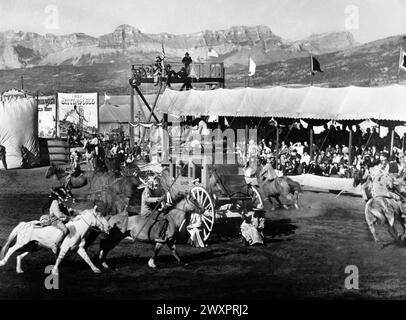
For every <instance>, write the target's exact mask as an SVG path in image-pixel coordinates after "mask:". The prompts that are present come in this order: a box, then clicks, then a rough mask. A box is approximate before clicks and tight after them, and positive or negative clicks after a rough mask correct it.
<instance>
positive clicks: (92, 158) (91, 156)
mask: <svg viewBox="0 0 406 320" xmlns="http://www.w3.org/2000/svg"><path fill="white" fill-rule="evenodd" d="M83 149H84V150H85V159H86V163H87V167H88V169H89V171H94V170H95V168H96V160H97V155H96V146H95V145H94V144H91V143H90V140H86V141H85V144H84V146H83Z"/></svg>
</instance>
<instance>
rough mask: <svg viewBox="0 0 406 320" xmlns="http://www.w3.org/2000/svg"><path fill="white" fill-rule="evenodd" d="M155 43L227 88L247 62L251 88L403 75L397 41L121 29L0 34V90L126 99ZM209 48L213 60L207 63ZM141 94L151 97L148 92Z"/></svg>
mask: <svg viewBox="0 0 406 320" xmlns="http://www.w3.org/2000/svg"><path fill="white" fill-rule="evenodd" d="M162 43H163V44H164V48H165V53H166V57H167V60H168V61H180V60H181V58H182V57H183V55H184V53H185V52H186V51H188V52H189V53H190V54H191V56H192V58H193V60H194V61H200V62H205V61H210V62H215V61H222V62H224V64H225V66H226V87H237V86H244V85H246V80H247V63H248V56H249V55H250V56H251V57H252V58H253V60H254V61H255V63H256V64H257V71H256V74H255V75H254V76H253V77H251V78H250V86H257V87H262V86H268V85H289V84H292V85H293V84H295V85H296V84H301V85H310V84H311V83H314V84H317V85H320V86H330V87H334V86H346V85H360V86H374V85H385V84H389V83H394V82H399V81H402V79H405V78H406V73H405V72H403V71H401V73H400V74H399V75H398V62H399V46H400V45H401V44H402V43H403V44H405V45H406V37H405V36H403V35H399V36H392V37H388V38H384V39H380V40H376V41H373V42H369V43H366V44H359V43H357V42H356V41H355V40H354V37H353V35H352V34H351V33H349V32H329V33H323V34H313V35H310V36H309V37H307V38H305V39H299V40H285V39H283V38H281V37H279V36H277V35H275V34H274V33H273V32H272V31H271V29H270V28H269V27H267V26H256V27H246V26H236V27H232V28H229V29H226V30H217V31H211V30H206V31H201V32H197V33H191V34H183V35H173V34H168V33H160V34H147V33H143V32H141V31H140V30H139V29H137V28H135V27H132V26H129V25H122V26H119V27H118V28H116V29H115V30H114V31H113V32H112V33H109V34H106V35H102V36H100V37H92V36H89V35H86V34H83V33H76V34H71V35H62V36H57V35H51V34H46V35H39V34H36V33H30V32H14V31H6V32H2V33H0V90H1V91H4V90H6V89H9V88H11V87H16V88H18V87H20V84H21V77H22V76H23V77H24V88H25V89H27V90H29V91H31V92H35V91H37V90H39V91H40V92H42V93H50V92H55V91H65V92H75V91H77V92H85V91H98V92H108V93H109V94H126V93H128V92H129V86H128V78H129V77H130V68H131V64H136V63H145V64H150V63H152V61H153V60H154V58H155V56H156V55H159V54H160V53H161V50H162ZM405 47H406V46H405ZM210 49H212V50H214V51H216V52H217V53H218V54H219V57H218V58H212V57H208V52H209V50H210ZM309 53H312V54H313V55H315V56H316V57H317V59H318V60H319V61H320V64H321V68H322V70H323V71H324V72H323V73H316V74H315V75H314V76H311V75H310V70H309V65H310V63H309V61H310V59H309ZM142 90H144V91H145V92H147V93H151V90H150V89H149V87H147V85H145V86H144V85H143V88H142Z"/></svg>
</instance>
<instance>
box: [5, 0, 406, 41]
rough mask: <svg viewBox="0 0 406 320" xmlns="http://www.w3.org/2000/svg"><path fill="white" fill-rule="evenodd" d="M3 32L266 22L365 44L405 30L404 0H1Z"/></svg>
mask: <svg viewBox="0 0 406 320" xmlns="http://www.w3.org/2000/svg"><path fill="white" fill-rule="evenodd" d="M0 12H1V19H0V31H5V30H14V31H20V30H21V31H25V32H28V31H30V32H37V33H40V34H46V33H53V34H69V33H74V32H83V33H86V34H89V35H91V36H100V35H102V34H106V33H110V32H112V31H113V30H114V29H115V28H116V27H117V26H119V25H121V24H130V25H132V26H134V27H137V28H138V29H140V30H141V31H143V32H146V33H161V32H168V33H172V34H184V33H193V32H198V31H202V30H206V29H210V30H218V29H227V28H229V27H231V26H237V25H245V26H255V25H266V26H268V27H270V28H271V30H272V31H273V33H275V34H276V35H278V36H281V37H282V38H285V39H299V38H304V37H306V36H309V35H310V34H313V33H324V32H330V31H350V32H352V34H353V35H354V37H355V39H356V40H357V41H358V42H361V43H365V42H369V41H373V40H376V39H381V38H385V37H388V36H392V35H399V34H404V33H406V1H404V0H114V1H113V0H70V1H66V0H12V1H10V0H0Z"/></svg>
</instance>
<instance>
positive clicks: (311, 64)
mask: <svg viewBox="0 0 406 320" xmlns="http://www.w3.org/2000/svg"><path fill="white" fill-rule="evenodd" d="M310 75H311V77H310V81H311V83H310V85H311V86H313V77H314V73H313V57H312V54H311V53H310Z"/></svg>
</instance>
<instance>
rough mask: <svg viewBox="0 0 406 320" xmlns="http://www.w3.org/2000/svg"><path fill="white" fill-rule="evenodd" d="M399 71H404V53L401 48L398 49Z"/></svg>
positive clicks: (405, 56)
mask: <svg viewBox="0 0 406 320" xmlns="http://www.w3.org/2000/svg"><path fill="white" fill-rule="evenodd" d="M399 69H403V70H405V71H406V52H405V51H403V49H402V48H400V57H399Z"/></svg>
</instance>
